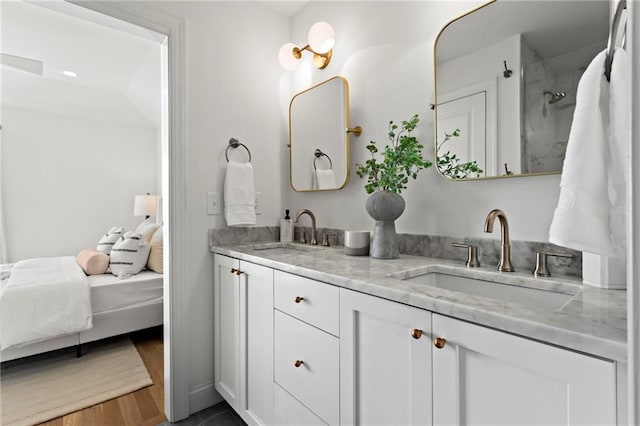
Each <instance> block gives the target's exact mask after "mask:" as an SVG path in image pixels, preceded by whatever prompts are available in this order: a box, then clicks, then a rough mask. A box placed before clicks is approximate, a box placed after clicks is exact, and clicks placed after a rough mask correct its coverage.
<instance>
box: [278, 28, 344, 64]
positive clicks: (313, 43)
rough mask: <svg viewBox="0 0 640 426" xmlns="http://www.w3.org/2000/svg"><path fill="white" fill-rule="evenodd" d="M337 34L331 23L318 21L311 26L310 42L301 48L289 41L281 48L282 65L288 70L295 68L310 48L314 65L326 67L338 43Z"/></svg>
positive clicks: (279, 56)
mask: <svg viewBox="0 0 640 426" xmlns="http://www.w3.org/2000/svg"><path fill="white" fill-rule="evenodd" d="M335 36H336V31H335V30H334V29H333V27H332V26H331V25H330V24H328V23H326V22H324V21H320V22H316V23H315V24H313V25H312V26H311V28H309V35H308V42H309V44H307V45H306V46H304V47H303V48H299V47H298V46H296V45H295V44H293V43H287V44H285V45H284V46H282V47H281V48H280V52H279V53H278V58H279V59H280V65H282V67H283V68H284V69H286V70H287V71H293V70H295V69H296V68H298V65H300V62H301V61H302V52H303V51H304V50H308V51H309V52H311V53H313V65H315V66H316V68H318V69H321V70H322V69H325V68H326V67H327V65H329V62H331V55H332V53H333V50H332V49H333V46H334V45H335V44H336V38H335Z"/></svg>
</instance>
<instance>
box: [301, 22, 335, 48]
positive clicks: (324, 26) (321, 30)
mask: <svg viewBox="0 0 640 426" xmlns="http://www.w3.org/2000/svg"><path fill="white" fill-rule="evenodd" d="M308 39H309V46H311V50H313V51H314V52H316V53H327V52H328V51H330V50H331V49H333V46H334V45H335V44H336V30H334V29H333V27H332V26H331V24H329V23H327V22H324V21H320V22H316V23H315V24H313V25H312V26H311V28H309V37H308Z"/></svg>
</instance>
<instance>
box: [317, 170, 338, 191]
mask: <svg viewBox="0 0 640 426" xmlns="http://www.w3.org/2000/svg"><path fill="white" fill-rule="evenodd" d="M315 181H316V189H336V175H335V173H333V170H332V169H326V170H320V169H316V171H315Z"/></svg>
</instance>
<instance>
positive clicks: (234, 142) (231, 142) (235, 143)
mask: <svg viewBox="0 0 640 426" xmlns="http://www.w3.org/2000/svg"><path fill="white" fill-rule="evenodd" d="M239 146H242V147H244V149H246V150H247V154H249V163H250V162H251V151H249V148H247V146H246V145H245V144H243V143H242V142H240V141H239V140H238V139H236V138H231V139H229V145H227V149H225V150H224V157H225V158H226V159H227V163H228V162H229V148H237V147H239Z"/></svg>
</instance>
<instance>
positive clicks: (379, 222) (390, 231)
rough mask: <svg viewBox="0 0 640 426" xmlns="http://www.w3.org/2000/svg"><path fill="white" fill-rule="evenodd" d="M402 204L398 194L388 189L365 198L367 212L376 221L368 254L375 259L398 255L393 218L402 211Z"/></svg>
mask: <svg viewBox="0 0 640 426" xmlns="http://www.w3.org/2000/svg"><path fill="white" fill-rule="evenodd" d="M404 205H405V204H404V198H402V196H401V195H400V194H395V193H393V192H388V191H376V192H374V193H373V194H371V196H369V198H367V203H366V209H367V213H369V216H371V217H372V218H373V219H375V221H376V227H375V229H374V230H373V240H372V241H371V247H370V250H369V256H371V257H373V258H375V259H397V258H398V257H400V250H398V237H397V236H396V224H395V220H396V219H397V218H399V217H400V215H401V214H402V212H404Z"/></svg>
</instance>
